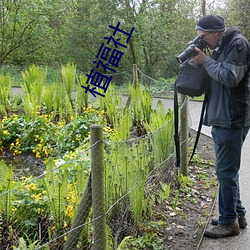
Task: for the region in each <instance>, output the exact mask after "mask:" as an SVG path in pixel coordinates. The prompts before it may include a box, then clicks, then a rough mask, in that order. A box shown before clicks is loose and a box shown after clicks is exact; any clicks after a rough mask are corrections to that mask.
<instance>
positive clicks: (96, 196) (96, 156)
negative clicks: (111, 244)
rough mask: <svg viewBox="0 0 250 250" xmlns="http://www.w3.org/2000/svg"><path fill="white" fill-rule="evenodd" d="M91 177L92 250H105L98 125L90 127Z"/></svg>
mask: <svg viewBox="0 0 250 250" xmlns="http://www.w3.org/2000/svg"><path fill="white" fill-rule="evenodd" d="M90 140H91V170H92V172H91V176H92V205H93V231H94V244H93V250H105V249H106V216H105V192H104V188H105V186H104V184H105V183H104V151H103V150H104V149H103V131H102V126H101V125H99V124H95V125H92V126H91V127H90Z"/></svg>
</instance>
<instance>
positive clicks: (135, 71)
mask: <svg viewBox="0 0 250 250" xmlns="http://www.w3.org/2000/svg"><path fill="white" fill-rule="evenodd" d="M133 77H134V85H135V86H136V85H137V84H138V71H137V65H136V64H133Z"/></svg>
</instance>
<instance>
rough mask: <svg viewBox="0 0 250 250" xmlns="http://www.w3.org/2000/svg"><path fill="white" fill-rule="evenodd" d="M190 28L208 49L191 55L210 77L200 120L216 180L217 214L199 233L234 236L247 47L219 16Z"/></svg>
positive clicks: (249, 89) (246, 120)
mask: <svg viewBox="0 0 250 250" xmlns="http://www.w3.org/2000/svg"><path fill="white" fill-rule="evenodd" d="M195 30H196V33H197V35H198V36H200V37H201V38H203V39H204V40H205V42H207V44H208V47H209V48H210V49H211V50H213V53H212V56H211V57H209V56H207V55H205V54H204V53H203V52H202V51H201V50H199V49H198V48H195V50H196V51H197V52H198V55H197V56H194V57H193V59H194V60H195V61H196V63H198V64H203V67H204V68H205V70H206V71H207V73H208V75H209V76H210V78H211V81H210V84H209V87H208V102H207V107H206V114H205V117H204V125H207V126H212V137H213V141H214V144H215V153H216V175H217V177H218V181H219V218H218V219H213V220H212V224H213V225H215V226H214V227H212V228H210V229H207V230H206V231H205V235H206V236H207V237H212V238H221V237H226V236H233V235H238V234H239V232H240V230H239V229H240V228H245V227H246V226H247V222H246V218H245V213H246V211H245V208H244V207H243V205H242V203H241V200H240V191H239V169H240V161H241V149H242V145H243V142H244V140H245V138H246V135H247V133H248V130H249V126H250V79H249V78H250V77H249V71H250V67H249V64H250V46H249V42H248V41H247V40H246V38H245V37H244V36H242V34H241V32H240V30H239V29H238V28H237V27H231V28H229V29H228V30H226V29H225V25H224V19H223V18H222V17H220V16H214V15H208V16H204V17H202V18H201V19H200V20H199V21H198V23H197V25H196V27H195Z"/></svg>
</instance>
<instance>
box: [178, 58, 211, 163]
mask: <svg viewBox="0 0 250 250" xmlns="http://www.w3.org/2000/svg"><path fill="white" fill-rule="evenodd" d="M208 81H209V76H208V74H207V72H206V71H205V69H204V67H203V66H202V65H198V64H197V63H196V62H195V61H194V60H193V59H192V58H190V59H187V60H186V61H185V62H183V63H182V64H181V71H180V74H179V75H178V77H177V79H176V81H175V90H174V124H175V135H174V140H175V148H176V166H177V167H180V140H179V132H178V131H179V122H178V119H179V114H178V92H179V93H181V94H183V95H188V96H191V97H194V96H201V95H202V94H203V93H205V96H204V101H203V105H202V109H201V115H200V121H199V126H198V130H197V134H196V138H195V144H194V147H193V151H192V154H191V157H190V160H189V164H190V163H191V161H192V158H193V156H194V154H195V150H196V147H197V144H198V141H199V137H200V132H201V128H202V120H203V116H204V113H205V108H206V103H207V95H208V93H207V92H208V91H207V86H208Z"/></svg>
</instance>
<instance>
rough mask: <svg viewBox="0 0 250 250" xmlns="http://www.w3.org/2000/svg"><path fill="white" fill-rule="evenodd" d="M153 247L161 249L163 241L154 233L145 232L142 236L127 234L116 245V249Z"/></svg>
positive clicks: (157, 249)
mask: <svg viewBox="0 0 250 250" xmlns="http://www.w3.org/2000/svg"><path fill="white" fill-rule="evenodd" d="M128 249H129V250H137V249H153V250H163V242H162V240H161V239H160V238H159V236H158V235H157V234H156V233H145V234H144V235H143V236H142V237H139V238H133V237H132V236H127V237H125V238H124V239H123V241H122V242H121V243H120V245H119V246H118V248H117V250H128Z"/></svg>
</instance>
